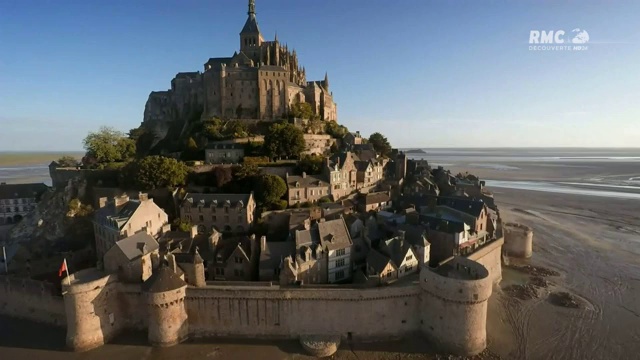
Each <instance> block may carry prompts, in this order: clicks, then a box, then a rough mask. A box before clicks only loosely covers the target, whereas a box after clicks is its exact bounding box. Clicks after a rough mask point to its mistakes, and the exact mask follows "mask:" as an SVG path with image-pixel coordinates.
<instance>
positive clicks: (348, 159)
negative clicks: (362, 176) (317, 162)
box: [323, 152, 358, 201]
mask: <svg viewBox="0 0 640 360" xmlns="http://www.w3.org/2000/svg"><path fill="white" fill-rule="evenodd" d="M356 161H358V158H357V157H356V155H355V154H353V153H351V152H344V153H341V154H336V155H334V156H332V157H330V158H327V159H326V163H325V166H324V168H323V177H324V178H325V179H327V180H328V181H329V185H330V186H329V193H330V194H331V196H332V197H333V200H334V201H337V200H338V199H340V198H343V197H345V196H347V195H349V194H351V193H352V192H353V191H355V189H356V183H357V179H356V172H357V169H356V165H355V162H356Z"/></svg>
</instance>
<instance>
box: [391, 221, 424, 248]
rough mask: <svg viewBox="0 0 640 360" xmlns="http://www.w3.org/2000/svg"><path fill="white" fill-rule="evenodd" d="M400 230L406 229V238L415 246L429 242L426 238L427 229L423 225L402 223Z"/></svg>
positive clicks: (399, 226)
mask: <svg viewBox="0 0 640 360" xmlns="http://www.w3.org/2000/svg"><path fill="white" fill-rule="evenodd" d="M397 229H398V230H402V231H404V239H405V240H406V241H407V242H408V243H409V244H411V245H413V246H422V247H423V246H425V245H426V244H428V243H429V241H428V240H427V239H426V229H425V227H424V226H422V225H412V224H400V225H398V227H397Z"/></svg>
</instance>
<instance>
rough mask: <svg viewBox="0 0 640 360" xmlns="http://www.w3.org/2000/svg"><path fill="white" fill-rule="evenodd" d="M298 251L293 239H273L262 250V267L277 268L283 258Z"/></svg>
mask: <svg viewBox="0 0 640 360" xmlns="http://www.w3.org/2000/svg"><path fill="white" fill-rule="evenodd" d="M295 251H296V248H295V243H294V242H293V241H271V242H267V243H266V247H265V248H264V249H263V250H261V251H260V269H276V268H279V267H280V263H281V262H282V259H284V258H285V257H287V256H289V255H293V254H294V253H295Z"/></svg>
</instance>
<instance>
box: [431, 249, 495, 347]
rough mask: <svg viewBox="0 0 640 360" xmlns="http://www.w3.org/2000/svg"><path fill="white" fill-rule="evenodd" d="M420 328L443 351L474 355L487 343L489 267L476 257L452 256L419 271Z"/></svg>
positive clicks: (490, 287) (490, 286)
mask: <svg viewBox="0 0 640 360" xmlns="http://www.w3.org/2000/svg"><path fill="white" fill-rule="evenodd" d="M420 285H421V287H422V290H423V292H422V297H421V301H422V325H421V326H422V331H423V333H424V334H425V335H426V336H427V337H428V338H429V339H430V340H431V341H432V342H433V343H434V344H435V345H436V346H438V347H440V348H441V349H442V350H443V351H446V352H449V353H452V354H455V355H463V356H471V355H476V354H478V353H480V352H482V350H484V349H485V347H486V345H487V300H488V299H489V296H491V289H492V281H491V278H490V277H489V271H487V269H486V268H485V267H484V266H482V265H480V264H478V263H477V262H475V261H472V260H469V259H467V258H464V257H454V258H450V259H449V260H447V261H444V262H443V263H441V264H440V265H439V266H438V267H437V268H434V269H431V268H428V267H425V268H423V269H422V270H421V271H420Z"/></svg>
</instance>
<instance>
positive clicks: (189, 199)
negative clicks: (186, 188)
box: [182, 193, 253, 207]
mask: <svg viewBox="0 0 640 360" xmlns="http://www.w3.org/2000/svg"><path fill="white" fill-rule="evenodd" d="M252 196H253V193H251V194H200V193H187V195H185V197H184V201H183V202H182V205H183V206H184V205H186V204H190V205H191V206H203V207H223V206H232V207H244V206H246V205H247V204H248V203H249V200H250V199H251V198H252Z"/></svg>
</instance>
